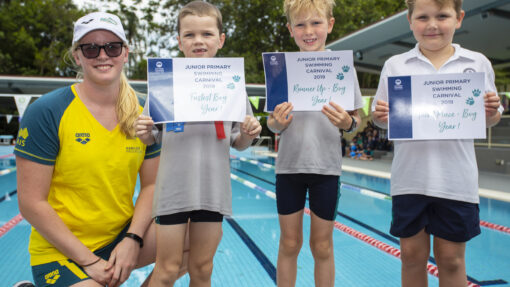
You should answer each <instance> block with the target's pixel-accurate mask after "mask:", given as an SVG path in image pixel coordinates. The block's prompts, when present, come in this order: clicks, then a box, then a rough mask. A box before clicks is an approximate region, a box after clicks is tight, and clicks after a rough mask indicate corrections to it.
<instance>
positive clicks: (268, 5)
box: [143, 0, 405, 85]
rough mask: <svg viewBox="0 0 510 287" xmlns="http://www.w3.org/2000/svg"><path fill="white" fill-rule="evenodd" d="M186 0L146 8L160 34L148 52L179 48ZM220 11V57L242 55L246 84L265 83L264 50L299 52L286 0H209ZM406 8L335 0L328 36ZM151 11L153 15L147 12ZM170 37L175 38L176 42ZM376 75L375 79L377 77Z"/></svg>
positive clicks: (388, 2)
mask: <svg viewBox="0 0 510 287" xmlns="http://www.w3.org/2000/svg"><path fill="white" fill-rule="evenodd" d="M188 2H189V1H188V0H163V1H151V2H150V5H148V6H147V7H146V8H144V10H143V11H144V15H145V16H144V20H146V21H147V22H148V23H149V24H148V25H147V28H148V32H149V33H155V34H156V35H159V36H158V37H156V39H155V40H153V41H152V43H151V45H150V46H149V49H151V48H150V47H151V46H156V47H157V49H156V50H149V54H152V55H154V54H156V55H157V54H158V49H159V51H161V50H168V51H173V52H174V53H177V52H178V47H177V43H176V41H175V37H176V35H177V31H176V27H177V14H178V11H179V9H180V8H181V7H182V6H183V5H185V4H186V3H188ZM209 2H210V3H212V4H214V5H216V6H217V7H218V8H219V9H220V10H221V12H222V15H223V22H224V32H225V33H226V35H227V39H226V43H225V46H224V47H223V49H221V50H220V51H219V53H218V56H224V57H244V61H245V70H246V80H247V82H248V83H264V71H263V66H262V57H261V53H262V52H273V51H296V50H297V47H296V45H295V43H294V42H293V40H292V39H291V38H290V35H289V32H288V29H287V27H286V24H287V19H286V18H285V16H284V13H283V1H281V0H278V1H275V0H250V1H246V0H210V1H209ZM404 8H405V4H404V1H394V0H337V6H336V7H335V10H334V16H335V19H336V24H335V28H334V29H333V32H332V33H331V35H330V36H329V38H328V39H329V40H330V41H334V40H337V39H339V38H340V37H342V36H344V35H346V34H348V33H352V32H354V31H356V30H358V29H360V28H362V27H364V26H366V25H368V24H371V23H374V22H376V21H379V20H381V19H383V18H385V17H387V16H390V15H393V14H395V13H396V12H399V11H401V10H403V9H404ZM147 13H149V14H147ZM156 13H159V14H160V15H161V18H162V19H164V20H163V21H161V23H155V22H156V21H155V18H154V15H156ZM171 39H174V40H173V41H172V40H171ZM375 78H377V77H373V76H370V75H368V76H366V77H362V78H361V80H363V79H366V82H367V83H368V84H370V85H374V82H375V84H376V82H377V79H375ZM374 79H375V80H374Z"/></svg>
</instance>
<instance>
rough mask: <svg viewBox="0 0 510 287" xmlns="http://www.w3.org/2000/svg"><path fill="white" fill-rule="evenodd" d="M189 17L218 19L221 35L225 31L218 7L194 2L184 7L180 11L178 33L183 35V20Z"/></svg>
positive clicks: (217, 23)
mask: <svg viewBox="0 0 510 287" xmlns="http://www.w3.org/2000/svg"><path fill="white" fill-rule="evenodd" d="M188 15H195V16H199V17H203V16H211V17H213V18H216V26H217V27H218V31H219V32H220V34H221V31H222V30H223V19H222V17H221V12H220V10H219V9H218V8H217V7H216V6H214V5H212V4H210V3H207V2H204V1H193V2H190V3H188V4H186V5H184V7H182V8H181V10H180V11H179V16H178V17H177V33H179V34H181V20H182V18H184V17H186V16H188Z"/></svg>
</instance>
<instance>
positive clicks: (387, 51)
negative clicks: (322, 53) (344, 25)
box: [326, 0, 510, 73]
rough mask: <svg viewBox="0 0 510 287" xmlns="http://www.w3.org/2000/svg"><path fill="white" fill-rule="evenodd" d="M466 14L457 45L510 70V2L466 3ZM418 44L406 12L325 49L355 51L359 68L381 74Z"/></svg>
mask: <svg viewBox="0 0 510 287" xmlns="http://www.w3.org/2000/svg"><path fill="white" fill-rule="evenodd" d="M462 7H463V9H464V11H465V12H466V16H465V17H464V21H463V23H462V27H461V28H460V29H459V30H457V32H456V33H455V37H454V39H453V42H454V43H458V44H460V45H461V46H462V47H464V48H467V49H470V50H474V51H478V52H481V53H483V54H484V55H486V56H487V58H489V59H490V60H491V62H492V65H493V66H494V68H504V67H510V34H509V31H510V0H464V4H463V6H462ZM415 45H416V41H415V39H414V37H413V34H412V32H411V30H410V29H409V22H408V21H407V11H403V12H401V13H398V14H396V15H393V16H391V17H389V18H387V19H384V20H382V21H380V22H378V23H375V24H373V25H370V26H368V27H366V28H364V29H361V30H358V31H356V32H354V33H352V34H350V35H347V36H345V37H343V38H341V39H339V40H337V41H334V42H332V43H330V44H328V45H327V46H326V47H327V48H329V49H331V50H353V52H354V65H355V66H356V69H357V70H359V71H364V72H372V73H379V72H380V71H381V69H382V66H383V65H384V62H385V61H386V60H387V59H388V58H389V57H391V56H393V55H396V54H401V53H403V52H406V51H408V50H410V49H412V48H413V47H414V46H415Z"/></svg>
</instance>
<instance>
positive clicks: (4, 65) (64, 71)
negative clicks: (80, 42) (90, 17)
mask: <svg viewBox="0 0 510 287" xmlns="http://www.w3.org/2000/svg"><path fill="white" fill-rule="evenodd" d="M84 13H85V12H84V11H80V10H78V9H77V7H76V6H75V5H74V4H73V2H72V0H26V1H23V0H11V1H1V2H0V27H2V30H1V32H0V74H10V75H39V76H71V75H72V74H73V72H72V70H71V69H70V68H69V66H68V65H66V63H64V60H63V59H64V55H65V53H66V52H67V50H68V49H69V47H70V46H71V42H72V35H73V23H74V21H75V20H76V19H78V18H79V17H80V16H82V15H83V14H84Z"/></svg>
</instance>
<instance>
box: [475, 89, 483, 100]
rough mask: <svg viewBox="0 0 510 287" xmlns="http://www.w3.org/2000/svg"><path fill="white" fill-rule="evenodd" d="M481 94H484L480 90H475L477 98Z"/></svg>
mask: <svg viewBox="0 0 510 287" xmlns="http://www.w3.org/2000/svg"><path fill="white" fill-rule="evenodd" d="M480 94H482V91H480V90H479V89H475V90H473V96H474V97H475V98H476V97H479V96H480Z"/></svg>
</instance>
